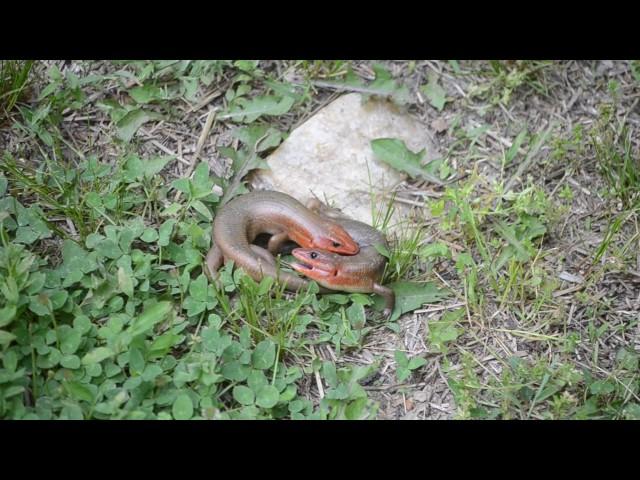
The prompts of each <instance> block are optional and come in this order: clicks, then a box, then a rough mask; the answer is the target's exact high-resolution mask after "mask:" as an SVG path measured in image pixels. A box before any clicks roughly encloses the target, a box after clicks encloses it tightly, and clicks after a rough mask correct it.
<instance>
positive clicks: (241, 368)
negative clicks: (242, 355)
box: [222, 362, 251, 382]
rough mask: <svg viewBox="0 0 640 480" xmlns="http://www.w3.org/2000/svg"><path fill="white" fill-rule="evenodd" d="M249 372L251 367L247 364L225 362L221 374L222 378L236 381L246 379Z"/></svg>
mask: <svg viewBox="0 0 640 480" xmlns="http://www.w3.org/2000/svg"><path fill="white" fill-rule="evenodd" d="M250 372H251V367H249V366H248V365H242V364H240V362H230V363H226V364H225V365H224V366H223V367H222V375H223V376H224V378H226V379H227V380H232V381H236V382H243V381H244V380H246V379H247V377H248V376H249V373H250Z"/></svg>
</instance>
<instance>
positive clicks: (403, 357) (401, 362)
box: [393, 350, 409, 367]
mask: <svg viewBox="0 0 640 480" xmlns="http://www.w3.org/2000/svg"><path fill="white" fill-rule="evenodd" d="M393 357H394V359H395V361H396V363H397V364H398V366H401V367H406V366H407V364H408V363H409V359H408V358H407V354H406V353H404V352H403V351H402V350H396V351H395V352H394V354H393Z"/></svg>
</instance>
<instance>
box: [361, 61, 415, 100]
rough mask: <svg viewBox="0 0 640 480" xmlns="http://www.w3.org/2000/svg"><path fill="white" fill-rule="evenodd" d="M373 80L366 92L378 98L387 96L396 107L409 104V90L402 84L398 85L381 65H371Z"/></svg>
mask: <svg viewBox="0 0 640 480" xmlns="http://www.w3.org/2000/svg"><path fill="white" fill-rule="evenodd" d="M373 71H374V73H375V76H376V78H375V80H374V81H373V82H371V83H370V84H369V86H368V87H367V88H366V89H367V91H371V93H373V94H375V95H380V96H388V97H390V98H391V99H392V100H393V101H394V102H395V103H397V104H398V105H406V104H407V103H410V102H411V94H410V93H409V88H408V87H407V86H406V85H404V84H398V82H396V80H395V79H394V78H393V77H392V76H391V73H389V72H388V71H387V70H386V69H385V68H384V67H383V66H382V65H373Z"/></svg>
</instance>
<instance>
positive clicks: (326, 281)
mask: <svg viewBox="0 0 640 480" xmlns="http://www.w3.org/2000/svg"><path fill="white" fill-rule="evenodd" d="M291 254H292V255H293V256H294V257H295V258H297V259H298V260H300V262H301V263H297V262H294V263H292V264H291V267H292V268H293V269H294V270H295V271H296V272H298V273H301V274H303V275H305V276H307V277H309V278H311V279H313V280H315V281H317V282H318V283H319V284H320V285H323V286H328V287H331V285H335V284H337V283H339V282H340V281H341V276H340V255H337V254H335V253H329V252H323V251H321V250H314V249H311V248H294V249H293V251H292V252H291Z"/></svg>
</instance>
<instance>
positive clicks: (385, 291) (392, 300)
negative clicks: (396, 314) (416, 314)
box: [373, 283, 396, 318]
mask: <svg viewBox="0 0 640 480" xmlns="http://www.w3.org/2000/svg"><path fill="white" fill-rule="evenodd" d="M373 293H377V294H378V295H380V296H381V297H382V298H384V302H385V304H384V311H383V312H382V314H383V315H384V316H385V318H389V317H390V316H391V313H392V312H393V309H394V307H395V305H396V294H395V293H394V292H393V290H391V289H390V288H388V287H384V286H382V285H380V284H379V283H374V284H373Z"/></svg>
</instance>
